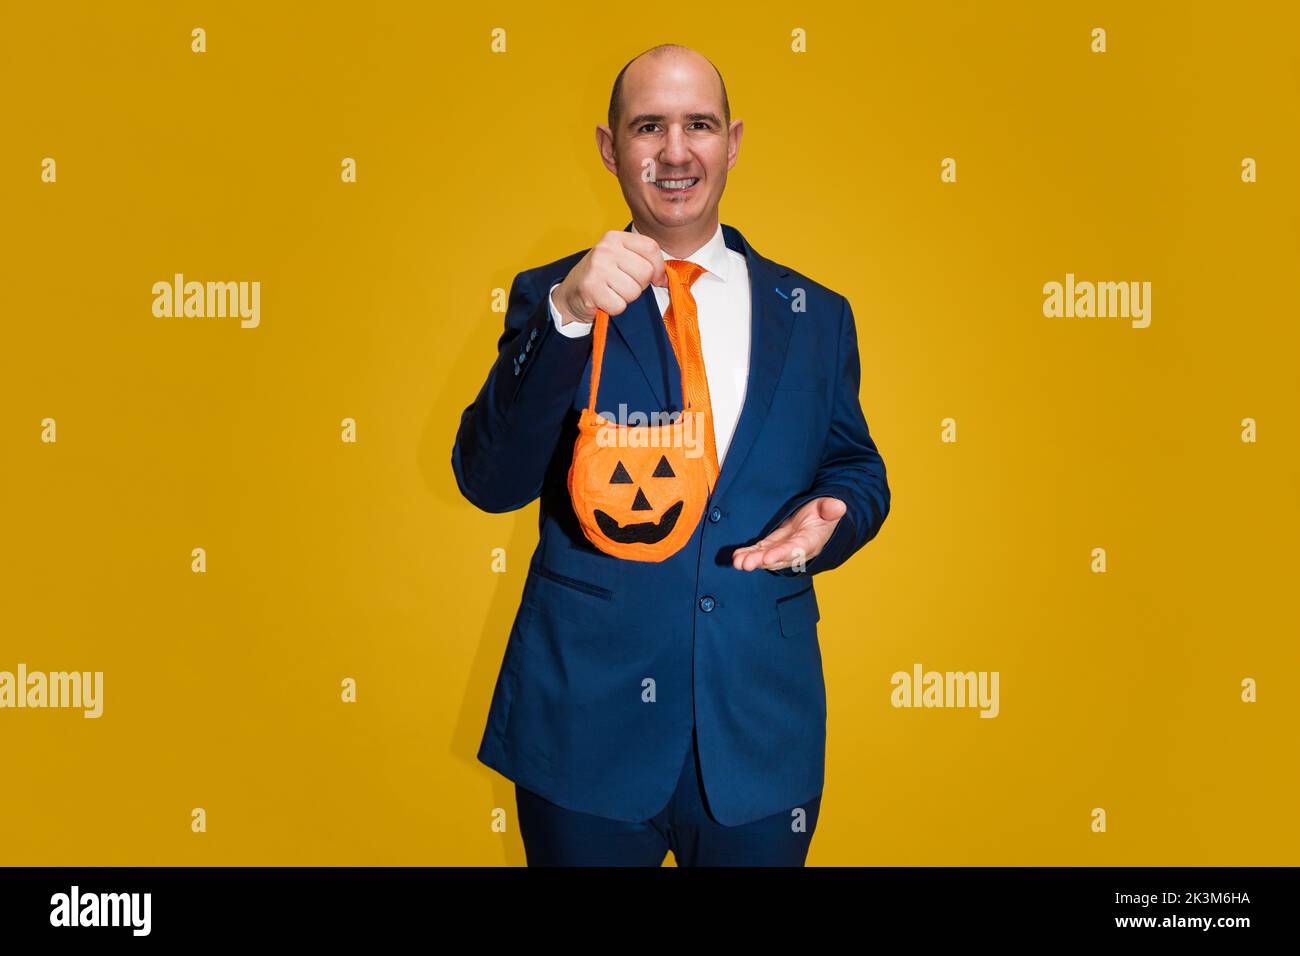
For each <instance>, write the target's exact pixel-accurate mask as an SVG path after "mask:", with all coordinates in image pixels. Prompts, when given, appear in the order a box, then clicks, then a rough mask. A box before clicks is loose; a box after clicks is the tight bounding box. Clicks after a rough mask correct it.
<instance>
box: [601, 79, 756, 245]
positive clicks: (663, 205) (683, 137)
mask: <svg viewBox="0 0 1300 956" xmlns="http://www.w3.org/2000/svg"><path fill="white" fill-rule="evenodd" d="M618 124H619V128H618V130H617V131H616V132H617V135H616V136H615V135H614V132H615V131H611V130H610V129H609V127H607V126H601V127H599V131H600V132H598V134H597V136H598V140H599V141H600V144H601V153H602V155H603V157H604V160H605V165H606V167H608V168H609V169H610V171H611V172H614V173H616V174H617V176H618V180H619V185H620V186H621V187H622V190H623V196H624V198H625V199H626V200H627V204H628V208H629V209H631V210H632V214H633V219H634V220H635V221H637V222H638V224H639V223H654V224H656V225H657V226H659V227H660V228H661V229H664V230H673V229H682V230H683V233H690V232H691V227H692V226H694V227H697V228H699V229H711V228H715V227H716V223H717V219H718V203H719V201H720V200H721V199H722V192H723V190H724V189H725V188H726V185H727V170H729V169H731V167H732V166H734V165H735V163H736V156H737V153H738V151H739V148H740V136H741V132H742V130H743V125H742V121H741V120H734V121H733V122H732V124H731V127H730V129H728V127H727V125H726V122H725V120H724V118H723V109H722V86H721V84H720V83H719V81H718V75H717V73H716V72H714V70H713V67H712V66H710V65H709V62H708V61H707V60H705V59H704V58H703V57H701V56H696V55H685V54H677V55H666V56H646V57H642V58H641V59H639V60H637V61H636V62H635V63H633V64H632V65H631V66H630V67H628V70H627V73H625V74H624V75H623V90H622V106H621V110H620V113H619V117H618ZM638 228H639V226H638Z"/></svg>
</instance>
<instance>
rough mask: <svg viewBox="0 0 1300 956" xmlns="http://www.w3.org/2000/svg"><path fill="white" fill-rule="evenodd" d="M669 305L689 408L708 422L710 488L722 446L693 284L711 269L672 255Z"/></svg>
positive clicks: (666, 322) (666, 320) (706, 442)
mask: <svg viewBox="0 0 1300 956" xmlns="http://www.w3.org/2000/svg"><path fill="white" fill-rule="evenodd" d="M664 266H665V267H666V268H667V270H668V308H667V310H665V312H664V325H665V326H666V327H667V329H668V340H669V342H671V343H672V346H673V353H674V354H675V355H676V356H677V365H678V367H679V368H680V369H681V370H682V390H683V392H685V395H684V399H685V403H686V406H687V409H688V410H689V411H691V412H699V413H700V414H701V416H702V424H703V426H704V472H705V474H706V475H707V476H708V481H709V491H713V486H714V485H715V484H716V483H717V479H718V448H717V445H716V444H715V443H714V438H713V406H712V405H711V404H710V402H709V379H708V376H707V375H706V374H705V369H704V350H703V349H702V348H701V347H700V323H699V313H698V311H697V309H696V306H695V296H693V295H691V286H692V285H694V284H695V280H696V279H698V278H699V277H700V276H701V275H702V274H704V273H705V272H707V271H708V270H707V269H705V268H704V266H701V265H697V264H696V263H694V262H689V261H687V260H685V259H668V260H666V261H665V262H664Z"/></svg>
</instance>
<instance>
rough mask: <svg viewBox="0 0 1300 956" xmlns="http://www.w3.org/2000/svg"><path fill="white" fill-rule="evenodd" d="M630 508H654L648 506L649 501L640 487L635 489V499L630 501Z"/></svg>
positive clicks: (635, 509)
mask: <svg viewBox="0 0 1300 956" xmlns="http://www.w3.org/2000/svg"><path fill="white" fill-rule="evenodd" d="M632 510H633V511H653V510H654V509H653V508H651V507H650V502H649V501H648V500H647V499H646V496H645V493H644V492H643V491H642V490H641V489H640V488H638V489H637V490H636V500H634V501H633V502H632Z"/></svg>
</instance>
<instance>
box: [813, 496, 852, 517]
mask: <svg viewBox="0 0 1300 956" xmlns="http://www.w3.org/2000/svg"><path fill="white" fill-rule="evenodd" d="M848 510H849V506H848V505H846V504H845V503H844V502H843V501H841V500H840V499H839V498H818V499H817V514H818V516H819V517H820V518H821V519H822V520H823V521H834V520H835V519H836V518H842V517H844V512H846V511H848Z"/></svg>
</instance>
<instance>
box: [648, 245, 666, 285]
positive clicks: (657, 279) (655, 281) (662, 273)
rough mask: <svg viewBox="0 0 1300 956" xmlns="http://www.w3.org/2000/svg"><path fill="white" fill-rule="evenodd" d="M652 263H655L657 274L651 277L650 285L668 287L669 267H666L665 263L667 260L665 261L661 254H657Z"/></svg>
mask: <svg viewBox="0 0 1300 956" xmlns="http://www.w3.org/2000/svg"><path fill="white" fill-rule="evenodd" d="M651 261H652V262H653V263H654V267H655V274H654V275H653V276H651V277H650V284H651V285H657V286H663V287H667V285H668V268H667V266H665V265H664V262H665V261H666V260H665V259H664V257H663V255H661V254H660V253H655V257H654V259H653V260H651Z"/></svg>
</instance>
